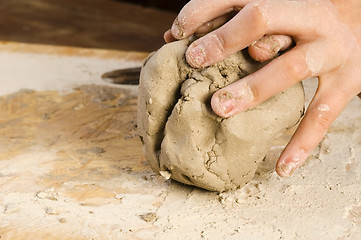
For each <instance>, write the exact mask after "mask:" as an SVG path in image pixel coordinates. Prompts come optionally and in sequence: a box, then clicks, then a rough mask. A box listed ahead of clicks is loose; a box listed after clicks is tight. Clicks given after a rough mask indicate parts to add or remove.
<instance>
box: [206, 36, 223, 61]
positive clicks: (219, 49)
mask: <svg viewBox="0 0 361 240" xmlns="http://www.w3.org/2000/svg"><path fill="white" fill-rule="evenodd" d="M209 43H211V46H207V48H209V49H210V50H212V51H213V52H215V53H216V54H217V55H219V56H222V57H223V56H226V53H225V51H226V47H227V46H226V45H227V44H226V39H225V37H224V36H223V34H221V33H219V32H215V33H213V34H211V35H210V36H209Z"/></svg>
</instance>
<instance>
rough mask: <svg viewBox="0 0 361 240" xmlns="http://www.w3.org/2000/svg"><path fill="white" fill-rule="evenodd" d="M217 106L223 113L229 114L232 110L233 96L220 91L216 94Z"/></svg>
mask: <svg viewBox="0 0 361 240" xmlns="http://www.w3.org/2000/svg"><path fill="white" fill-rule="evenodd" d="M218 99H219V107H220V109H221V110H222V112H223V113H224V114H226V115H227V114H229V113H230V112H231V111H232V110H233V106H234V98H233V94H232V93H230V92H222V93H220V94H219V95H218Z"/></svg>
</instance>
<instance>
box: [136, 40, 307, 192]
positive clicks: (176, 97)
mask: <svg viewBox="0 0 361 240" xmlns="http://www.w3.org/2000/svg"><path fill="white" fill-rule="evenodd" d="M187 45H188V41H187V40H183V41H177V42H173V43H169V44H166V45H164V46H163V47H162V48H161V49H159V50H158V51H157V52H155V53H153V54H152V55H151V56H150V57H149V58H148V59H147V60H146V61H145V63H144V66H143V69H142V72H141V77H140V85H139V99H138V128H139V135H140V137H141V139H142V142H143V145H144V152H145V155H146V158H147V160H148V161H149V163H150V165H151V167H152V169H153V170H154V171H155V172H157V173H160V174H161V175H163V176H164V175H167V176H169V177H170V178H172V179H174V180H176V181H179V182H182V183H185V184H189V185H195V186H198V187H201V188H204V189H208V190H212V191H219V192H222V191H227V190H233V189H237V188H240V187H243V186H244V185H245V184H246V183H247V182H249V181H250V180H252V178H253V177H254V173H255V171H256V169H257V167H258V165H259V163H260V162H261V161H262V159H263V158H264V157H265V155H266V154H267V152H268V151H269V149H270V147H271V145H272V142H273V141H274V139H275V138H277V137H279V136H280V135H281V134H282V133H283V132H284V131H286V130H287V129H288V128H290V127H292V126H294V125H295V124H297V122H298V121H299V119H300V117H301V116H302V114H303V109H304V91H303V87H302V84H297V85H295V86H293V87H292V88H290V89H288V90H287V91H285V92H282V93H280V94H278V95H276V96H275V97H273V98H271V99H269V100H267V101H265V102H264V103H262V104H260V105H258V106H257V107H255V108H252V109H250V110H248V111H245V112H242V113H239V114H236V115H235V116H233V117H230V118H227V119H223V118H221V117H218V116H217V115H216V114H215V113H213V111H212V109H211V107H210V99H211V96H212V94H213V93H214V92H215V91H217V90H218V89H220V88H222V87H224V86H226V85H229V84H230V83H232V82H235V81H237V80H239V79H240V78H243V77H245V76H246V75H248V74H250V73H252V72H254V71H257V70H258V69H259V68H261V67H262V66H263V65H262V64H259V63H256V62H254V61H253V60H251V59H250V58H249V57H248V55H247V54H246V53H245V52H242V51H241V52H238V53H236V54H234V55H232V56H230V57H228V58H227V59H225V60H224V61H222V62H220V63H218V64H216V65H213V66H210V67H207V68H203V69H194V68H192V67H190V66H189V65H188V64H187V63H186V61H185V56H184V53H185V51H186V49H187ZM265 80H266V79H265Z"/></svg>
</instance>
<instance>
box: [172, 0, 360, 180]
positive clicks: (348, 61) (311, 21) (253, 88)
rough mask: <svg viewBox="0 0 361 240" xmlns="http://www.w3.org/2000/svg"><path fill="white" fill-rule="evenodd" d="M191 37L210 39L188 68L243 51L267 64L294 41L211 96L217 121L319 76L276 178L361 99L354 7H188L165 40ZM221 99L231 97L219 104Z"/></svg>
mask: <svg viewBox="0 0 361 240" xmlns="http://www.w3.org/2000/svg"><path fill="white" fill-rule="evenodd" d="M235 11H236V13H235ZM229 19H230V20H229ZM227 20H229V21H228V22H226V21H227ZM225 22H226V23H225ZM223 23H225V24H224V25H223V26H221V27H220V28H218V29H216V30H213V29H215V28H217V27H218V26H220V25H222V24H223ZM212 30H213V31H212ZM196 32H209V33H208V34H206V35H205V36H203V37H201V38H199V39H198V40H196V41H194V42H193V43H192V44H191V45H190V46H189V48H188V50H187V52H186V58H187V61H188V63H189V64H190V65H192V66H193V67H198V68H199V67H205V66H208V65H211V64H214V63H216V62H218V61H221V60H222V59H223V58H225V57H227V56H229V55H231V54H233V53H235V52H237V51H239V50H241V49H243V48H246V47H247V46H250V47H249V52H250V54H251V56H252V57H253V58H255V59H256V60H259V61H264V60H268V59H271V58H272V57H273V56H274V55H275V54H276V53H277V52H278V51H280V50H284V49H286V48H288V47H290V46H291V44H292V39H293V41H294V42H295V46H294V47H293V48H292V49H291V50H289V51H288V52H286V53H285V54H283V55H281V56H279V57H277V58H276V59H274V60H273V61H271V62H270V63H269V64H267V65H266V66H265V67H264V68H262V69H261V70H259V71H258V72H256V73H254V74H251V75H249V76H247V77H245V78H243V79H242V80H240V81H238V82H235V83H233V84H231V85H229V86H227V87H225V88H223V89H221V90H219V91H218V92H216V93H215V94H214V95H213V97H212V101H211V104H212V108H213V110H214V112H215V113H217V114H218V115H219V116H222V117H230V116H232V115H234V114H236V113H238V112H240V111H245V110H246V109H248V108H250V107H252V106H255V105H257V104H259V103H261V102H263V101H265V100H266V99H268V98H270V97H271V96H273V95H275V94H277V93H279V92H281V91H283V90H285V89H287V88H289V87H291V86H292V85H294V84H295V83H297V82H299V81H301V80H303V79H305V78H309V77H318V79H319V85H318V89H317V92H316V94H315V96H314V98H313V100H312V102H311V104H310V106H309V108H308V110H307V112H306V114H305V116H304V118H303V120H302V121H301V123H300V125H299V127H298V129H297V131H296V132H295V134H294V136H293V137H292V139H291V141H290V142H289V144H288V145H287V147H286V148H285V150H284V151H283V153H282V155H281V156H280V159H279V160H278V163H277V172H278V174H279V175H280V176H284V177H285V176H291V175H292V174H293V173H294V171H295V170H296V169H297V168H298V167H299V166H300V165H301V164H302V163H303V162H304V161H305V160H306V158H307V156H308V155H309V154H310V152H311V151H312V149H313V148H314V147H315V146H317V144H318V143H319V142H320V141H321V140H322V138H323V137H324V135H325V134H326V132H327V129H328V128H329V126H330V124H331V123H332V122H333V121H334V120H335V119H336V117H337V116H338V115H339V114H340V112H341V111H342V109H343V108H344V107H345V106H346V104H347V103H348V102H349V101H350V100H351V99H352V98H353V97H355V96H356V95H357V94H359V93H360V92H361V1H359V0H292V1H291V0H192V1H190V2H189V3H188V4H187V5H186V6H185V7H184V8H183V9H182V11H181V12H180V13H179V15H178V17H177V19H176V20H175V21H174V24H173V26H172V29H171V30H170V31H168V32H166V33H165V39H166V41H172V40H173V39H182V38H186V37H189V36H190V35H192V34H194V33H196ZM289 36H290V37H289ZM291 37H292V38H291ZM225 95H227V96H233V98H227V100H224V98H222V97H220V96H225Z"/></svg>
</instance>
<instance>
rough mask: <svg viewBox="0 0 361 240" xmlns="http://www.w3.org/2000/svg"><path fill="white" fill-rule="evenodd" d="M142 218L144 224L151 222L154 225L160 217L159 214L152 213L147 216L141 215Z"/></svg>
mask: <svg viewBox="0 0 361 240" xmlns="http://www.w3.org/2000/svg"><path fill="white" fill-rule="evenodd" d="M140 218H141V219H142V220H143V221H144V222H148V223H149V222H150V223H153V222H155V221H157V219H158V217H157V214H156V213H154V212H150V213H146V214H142V215H140Z"/></svg>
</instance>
